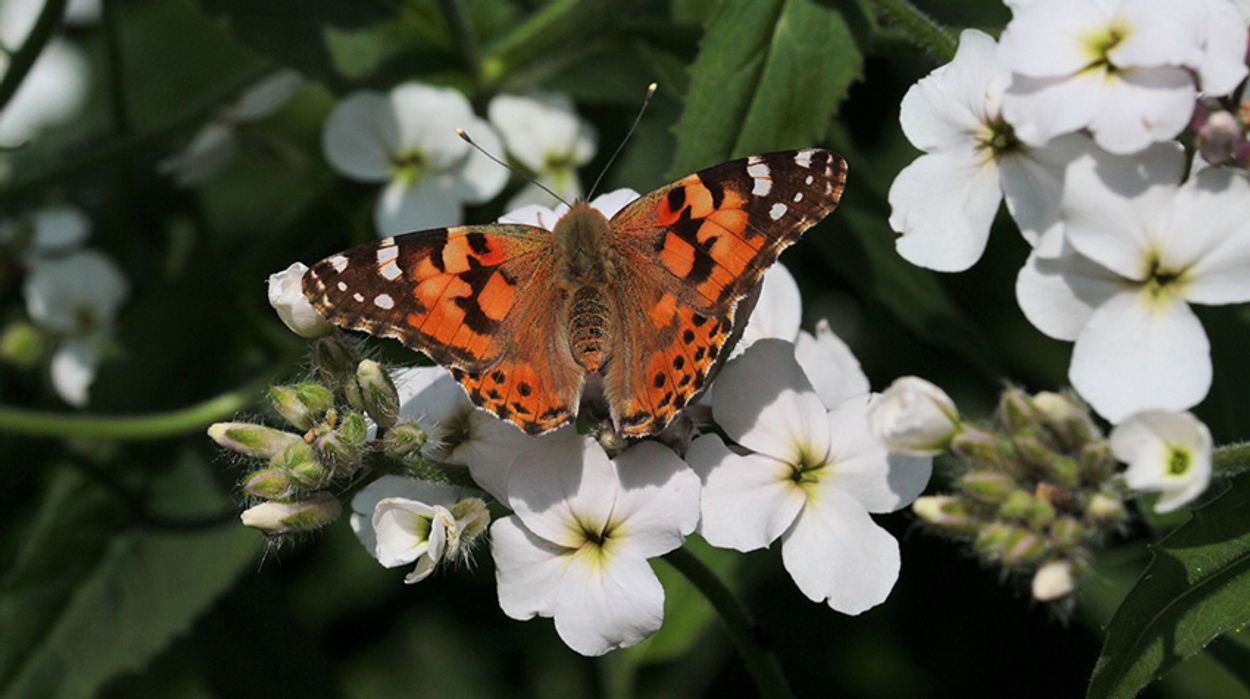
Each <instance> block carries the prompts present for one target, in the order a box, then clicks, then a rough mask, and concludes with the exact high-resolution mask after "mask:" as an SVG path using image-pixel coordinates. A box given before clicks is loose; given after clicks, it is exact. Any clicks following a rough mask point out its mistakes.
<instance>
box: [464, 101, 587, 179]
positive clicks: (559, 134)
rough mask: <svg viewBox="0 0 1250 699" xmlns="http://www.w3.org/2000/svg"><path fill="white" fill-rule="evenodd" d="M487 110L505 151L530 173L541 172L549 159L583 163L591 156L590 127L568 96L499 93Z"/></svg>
mask: <svg viewBox="0 0 1250 699" xmlns="http://www.w3.org/2000/svg"><path fill="white" fill-rule="evenodd" d="M487 113H488V114H489V116H490V121H491V124H493V125H494V126H495V128H497V129H499V132H500V133H501V134H503V139H504V141H505V142H506V143H507V146H508V152H509V153H511V154H512V155H513V156H514V157H515V158H516V159H517V160H519V161H521V163H522V164H523V165H525V166H526V167H528V168H529V169H530V170H532V171H534V172H538V173H542V172H545V171H546V170H547V169H548V163H549V162H550V161H551V160H553V159H562V160H567V161H571V162H572V163H574V164H575V165H584V164H585V163H586V162H587V161H589V160H590V158H591V157H593V156H594V153H595V148H596V145H595V144H596V142H597V136H596V135H595V130H594V127H593V126H591V125H590V124H589V123H588V122H587V121H586V120H585V119H582V118H581V117H579V116H578V115H577V112H576V110H575V109H574V107H573V100H571V99H570V98H569V96H568V95H565V94H559V93H554V92H531V93H529V94H526V95H499V96H498V97H495V98H494V99H492V100H491V101H490V105H489V106H488V107H487Z"/></svg>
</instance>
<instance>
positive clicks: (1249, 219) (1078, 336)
mask: <svg viewBox="0 0 1250 699" xmlns="http://www.w3.org/2000/svg"><path fill="white" fill-rule="evenodd" d="M1184 171H1185V161H1184V156H1183V153H1182V152H1181V149H1180V147H1179V146H1178V145H1176V144H1157V145H1155V146H1152V147H1151V148H1149V149H1148V150H1146V151H1145V152H1143V153H1141V154H1139V155H1138V156H1135V157H1123V156H1113V155H1110V154H1106V153H1096V154H1091V155H1087V156H1083V157H1082V158H1080V159H1078V160H1076V161H1074V162H1073V164H1072V165H1071V166H1070V167H1069V169H1068V172H1067V175H1066V178H1067V180H1066V184H1065V189H1064V196H1063V206H1062V216H1063V220H1064V227H1065V228H1064V230H1065V233H1064V235H1065V237H1066V238H1067V240H1068V242H1069V243H1070V245H1069V246H1068V247H1067V248H1066V249H1065V251H1064V254H1063V255H1062V256H1060V257H1058V258H1055V259H1050V260H1043V259H1039V257H1038V256H1037V255H1036V254H1034V255H1033V256H1031V257H1030V258H1029V261H1028V263H1027V264H1026V265H1025V267H1024V268H1023V269H1022V270H1021V271H1020V275H1019V277H1018V278H1017V281H1016V295H1017V298H1018V299H1019V302H1020V307H1021V309H1022V310H1023V311H1024V314H1025V316H1026V317H1027V318H1028V319H1029V321H1030V322H1032V323H1033V325H1035V326H1036V327H1037V328H1038V329H1039V330H1041V331H1042V332H1043V333H1045V334H1047V335H1049V336H1051V337H1054V338H1057V339H1060V340H1074V341H1075V342H1076V346H1075V347H1074V349H1073V353H1072V366H1071V368H1070V369H1069V372H1068V377H1069V379H1070V380H1071V381H1072V385H1073V387H1074V388H1076V390H1077V391H1078V392H1079V393H1080V394H1081V396H1082V397H1083V398H1085V400H1086V401H1088V402H1089V404H1090V405H1091V406H1092V407H1093V408H1094V409H1095V410H1097V411H1098V412H1099V413H1101V414H1102V415H1103V416H1104V417H1106V418H1107V419H1109V420H1110V421H1112V422H1119V421H1120V420H1123V419H1124V418H1125V417H1127V416H1128V415H1130V414H1132V413H1134V412H1138V411H1140V410H1146V409H1150V408H1163V409H1168V410H1185V409H1187V408H1189V407H1191V406H1193V405H1196V404H1197V403H1198V402H1200V401H1201V400H1202V399H1203V397H1205V396H1206V394H1207V391H1208V390H1209V389H1210V385H1211V358H1210V345H1209V343H1208V341H1207V336H1206V332H1205V331H1204V330H1203V328H1202V324H1201V323H1200V322H1199V321H1198V318H1197V316H1196V315H1194V312H1193V311H1192V310H1191V309H1190V307H1189V304H1190V303H1200V304H1227V303H1239V302H1243V301H1247V300H1250V183H1247V180H1246V179H1245V178H1244V177H1243V176H1242V175H1239V174H1236V173H1234V172H1233V171H1231V170H1228V169H1224V168H1215V167H1212V168H1206V169H1204V170H1201V171H1200V172H1198V173H1196V174H1195V175H1194V176H1193V177H1191V178H1190V179H1189V180H1188V181H1187V182H1185V184H1183V185H1182V184H1180V179H1181V176H1182V174H1183V173H1184Z"/></svg>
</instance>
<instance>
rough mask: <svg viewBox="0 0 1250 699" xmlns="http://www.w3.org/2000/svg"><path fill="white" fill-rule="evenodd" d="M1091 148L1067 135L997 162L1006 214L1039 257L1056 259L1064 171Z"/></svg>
mask: <svg viewBox="0 0 1250 699" xmlns="http://www.w3.org/2000/svg"><path fill="white" fill-rule="evenodd" d="M1093 148H1095V146H1094V143H1093V141H1091V140H1090V139H1089V137H1087V136H1084V135H1081V134H1068V135H1066V136H1059V137H1057V138H1055V139H1053V140H1051V141H1050V142H1049V143H1047V144H1046V145H1044V146H1041V147H1039V148H1022V149H1021V150H1020V151H1019V152H1018V153H1010V154H1006V155H1004V156H1003V157H1000V158H999V160H998V168H999V170H998V173H999V185H1000V186H1001V187H1002V190H1003V197H1004V199H1005V200H1006V202H1007V211H1008V212H1010V213H1011V217H1012V218H1013V219H1014V220H1015V222H1016V225H1017V226H1019V227H1020V233H1021V234H1022V235H1023V236H1024V238H1025V240H1027V241H1029V244H1030V245H1032V246H1033V247H1034V249H1035V250H1036V251H1037V252H1038V254H1039V255H1041V256H1042V257H1054V256H1056V255H1058V254H1059V252H1060V247H1061V246H1062V244H1063V225H1062V221H1061V220H1060V217H1059V202H1060V200H1061V199H1062V198H1063V178H1064V170H1065V169H1066V168H1067V165H1068V163H1070V162H1071V161H1072V160H1074V159H1075V158H1077V157H1079V156H1081V155H1082V154H1084V153H1087V152H1089V151H1090V150H1092V149H1093Z"/></svg>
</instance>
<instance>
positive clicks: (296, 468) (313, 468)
mask: <svg viewBox="0 0 1250 699" xmlns="http://www.w3.org/2000/svg"><path fill="white" fill-rule="evenodd" d="M270 465H272V466H273V467H275V468H280V469H282V470H284V471H286V472H287V475H289V476H290V477H291V480H293V481H295V482H296V483H299V484H300V485H302V486H304V487H305V488H316V487H318V486H320V485H321V484H322V483H324V482H325V481H326V480H327V479H328V478H329V475H330V472H329V470H328V469H327V468H326V467H325V464H323V463H321V460H320V459H318V458H317V454H316V452H314V451H313V448H312V447H311V446H309V445H308V444H307V443H305V442H304V441H303V440H301V441H299V442H296V443H295V444H292V445H291V446H289V447H287V448H286V449H284V450H282V452H281V453H279V454H278V455H277V456H275V457H274V458H273V460H272V461H270Z"/></svg>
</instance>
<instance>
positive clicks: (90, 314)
mask: <svg viewBox="0 0 1250 699" xmlns="http://www.w3.org/2000/svg"><path fill="white" fill-rule="evenodd" d="M22 291H23V295H24V296H25V298H26V312H27V313H28V314H29V315H30V318H31V320H32V321H34V322H35V323H36V324H37V325H39V326H40V327H42V328H43V329H45V330H48V331H50V332H52V333H55V334H58V335H62V336H64V337H65V339H66V340H67V342H66V343H65V344H64V345H63V346H62V347H61V348H60V349H58V351H57V353H56V354H55V355H54V356H53V361H52V367H51V368H52V383H53V387H54V388H56V389H57V392H58V394H60V396H61V398H63V399H64V400H65V402H67V403H69V404H70V405H74V406H77V407H81V406H83V405H85V404H86V402H87V388H88V386H89V385H90V384H91V381H92V379H93V378H94V377H95V369H96V366H97V365H98V363H99V351H100V349H101V347H102V346H103V343H104V340H105V339H106V338H107V337H108V336H109V334H110V332H111V329H112V325H113V319H114V318H115V317H116V315H117V311H118V309H120V307H121V304H122V303H123V302H124V301H125V300H126V297H127V296H128V295H129V293H130V285H129V284H128V283H127V281H126V278H125V277H124V276H122V272H121V270H120V269H119V268H118V267H117V264H116V263H114V262H113V261H112V260H111V259H109V258H108V257H106V256H105V255H103V254H101V253H99V252H96V251H94V250H81V251H77V252H73V253H70V254H68V255H65V256H63V257H57V258H50V259H43V258H32V260H31V265H30V270H29V273H28V275H27V277H26V280H25V283H24V284H23V288H22Z"/></svg>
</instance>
